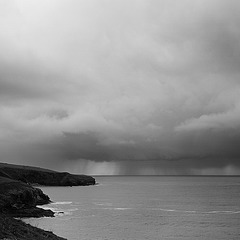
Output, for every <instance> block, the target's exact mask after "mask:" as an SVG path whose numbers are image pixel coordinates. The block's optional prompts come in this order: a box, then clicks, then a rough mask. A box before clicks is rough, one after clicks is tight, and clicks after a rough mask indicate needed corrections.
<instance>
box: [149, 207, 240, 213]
mask: <svg viewBox="0 0 240 240" xmlns="http://www.w3.org/2000/svg"><path fill="white" fill-rule="evenodd" d="M151 210H159V211H164V212H179V213H197V214H238V213H240V211H232V210H219V211H216V210H214V211H206V212H202V211H196V210H177V209H166V208H151Z"/></svg>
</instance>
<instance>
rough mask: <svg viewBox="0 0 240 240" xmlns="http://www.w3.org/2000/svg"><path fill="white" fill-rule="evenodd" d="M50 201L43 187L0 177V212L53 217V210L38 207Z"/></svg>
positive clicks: (19, 215) (18, 215) (16, 215)
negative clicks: (35, 186)
mask: <svg viewBox="0 0 240 240" xmlns="http://www.w3.org/2000/svg"><path fill="white" fill-rule="evenodd" d="M50 202H51V201H50V199H49V197H48V196H47V195H46V194H44V193H43V192H42V190H41V189H38V188H34V187H32V186H30V185H28V184H26V183H22V182H19V181H15V180H11V179H8V178H3V177H0V213H2V214H7V215H8V216H14V217H43V216H48V217H53V216H54V213H53V212H52V211H50V210H44V209H42V208H38V207H37V205H43V204H48V203H50Z"/></svg>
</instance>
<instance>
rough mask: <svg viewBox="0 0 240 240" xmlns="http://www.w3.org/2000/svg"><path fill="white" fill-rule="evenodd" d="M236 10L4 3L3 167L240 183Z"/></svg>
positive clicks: (220, 4) (116, 1) (97, 1)
mask: <svg viewBox="0 0 240 240" xmlns="http://www.w3.org/2000/svg"><path fill="white" fill-rule="evenodd" d="M239 12H240V1H239V0H181V1H178V0H131V1H130V0H91V1H89V0H18V1H14V0H0V161H2V162H8V163H18V164H25V165H34V166H41V167H47V168H51V169H55V170H61V171H70V172H76V173H85V174H240V160H239V159H240V14H239Z"/></svg>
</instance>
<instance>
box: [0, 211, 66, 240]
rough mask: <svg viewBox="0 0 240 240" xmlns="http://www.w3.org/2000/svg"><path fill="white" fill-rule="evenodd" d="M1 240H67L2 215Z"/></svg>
mask: <svg viewBox="0 0 240 240" xmlns="http://www.w3.org/2000/svg"><path fill="white" fill-rule="evenodd" d="M0 239H2V240H4V239H5V240H16V239H17V240H46V239H48V240H66V239H65V238H61V237H58V236H56V235H55V234H53V233H52V232H49V231H44V230H42V229H39V228H36V227H33V226H31V225H29V224H26V223H24V222H22V221H21V220H17V219H14V218H12V217H9V216H6V215H3V214H0Z"/></svg>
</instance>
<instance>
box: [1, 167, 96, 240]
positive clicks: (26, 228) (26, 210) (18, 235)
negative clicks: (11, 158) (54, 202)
mask: <svg viewBox="0 0 240 240" xmlns="http://www.w3.org/2000/svg"><path fill="white" fill-rule="evenodd" d="M95 184H96V182H95V179H94V178H93V177H91V176H86V175H76V174H70V173H67V172H56V171H52V170H48V169H43V168H37V167H29V166H21V165H13V164H6V163H0V239H18V240H23V239H25V240H26V239H37V240H40V239H46V238H47V239H50V240H51V239H52V240H53V239H54V240H55V239H56V240H57V239H59V240H62V239H63V238H61V237H58V236H56V235H54V234H53V233H51V232H48V231H44V230H41V229H38V228H35V227H33V226H31V225H29V224H25V223H24V222H22V221H21V220H16V219H14V217H20V218H21V217H43V216H46V217H53V216H54V212H52V211H51V210H44V209H42V208H38V207H37V206H38V205H44V204H48V203H50V202H51V200H50V198H49V196H47V195H46V194H44V193H43V192H42V190H41V189H39V188H36V187H33V186H35V185H44V186H89V185H95Z"/></svg>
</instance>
